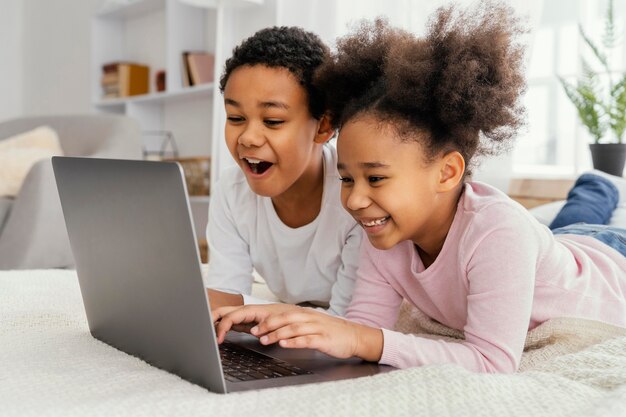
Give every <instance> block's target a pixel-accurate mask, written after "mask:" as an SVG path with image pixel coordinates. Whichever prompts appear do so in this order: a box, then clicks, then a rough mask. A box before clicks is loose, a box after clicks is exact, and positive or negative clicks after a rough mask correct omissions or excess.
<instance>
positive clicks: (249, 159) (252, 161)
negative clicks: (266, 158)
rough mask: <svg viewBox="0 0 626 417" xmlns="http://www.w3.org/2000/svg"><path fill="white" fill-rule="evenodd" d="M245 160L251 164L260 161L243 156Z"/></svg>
mask: <svg viewBox="0 0 626 417" xmlns="http://www.w3.org/2000/svg"><path fill="white" fill-rule="evenodd" d="M245 160H246V161H248V162H249V163H251V164H258V163H259V162H261V160H260V159H252V158H245Z"/></svg>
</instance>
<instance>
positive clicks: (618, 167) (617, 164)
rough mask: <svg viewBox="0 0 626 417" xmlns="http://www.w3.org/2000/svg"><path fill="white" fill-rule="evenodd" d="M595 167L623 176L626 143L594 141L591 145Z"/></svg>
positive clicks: (625, 160)
mask: <svg viewBox="0 0 626 417" xmlns="http://www.w3.org/2000/svg"><path fill="white" fill-rule="evenodd" d="M589 149H590V150H591V160H592V161H593V167H594V168H595V169H597V170H599V171H603V172H606V173H607V174H611V175H615V176H618V177H621V176H622V175H623V174H624V162H626V143H593V144H590V145H589Z"/></svg>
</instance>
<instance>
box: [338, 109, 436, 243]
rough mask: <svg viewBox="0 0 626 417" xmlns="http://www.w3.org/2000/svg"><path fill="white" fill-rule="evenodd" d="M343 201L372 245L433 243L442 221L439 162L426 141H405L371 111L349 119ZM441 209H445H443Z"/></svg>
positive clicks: (342, 157)
mask: <svg viewBox="0 0 626 417" xmlns="http://www.w3.org/2000/svg"><path fill="white" fill-rule="evenodd" d="M337 154H338V164H337V168H338V170H339V175H340V176H341V181H342V186H341V203H342V204H343V206H344V208H345V209H346V210H347V211H348V213H350V214H351V215H352V216H353V217H354V218H355V220H356V221H357V223H359V224H360V225H361V227H363V229H364V230H365V232H366V233H367V237H368V239H369V240H370V242H371V243H372V245H373V246H374V247H375V248H377V249H383V250H385V249H390V248H392V247H393V246H395V245H396V244H398V243H399V242H402V241H405V240H412V241H413V242H415V243H416V244H418V245H420V244H425V243H428V241H429V240H430V238H431V236H438V233H433V228H436V227H438V226H439V223H438V221H437V217H438V216H439V215H440V214H439V213H438V204H437V201H438V187H437V185H438V182H439V167H438V164H437V163H426V162H425V157H424V154H423V151H422V146H421V145H420V144H419V143H418V142H415V141H400V139H398V138H397V137H396V135H395V133H394V132H393V131H392V130H391V129H389V128H385V127H384V126H381V124H380V123H379V122H378V121H377V120H375V119H373V118H372V117H369V116H362V117H357V118H356V119H353V120H350V121H349V122H348V123H346V124H345V125H344V126H343V127H342V128H341V131H340V132H339V138H338V140H337ZM439 211H440V210H439Z"/></svg>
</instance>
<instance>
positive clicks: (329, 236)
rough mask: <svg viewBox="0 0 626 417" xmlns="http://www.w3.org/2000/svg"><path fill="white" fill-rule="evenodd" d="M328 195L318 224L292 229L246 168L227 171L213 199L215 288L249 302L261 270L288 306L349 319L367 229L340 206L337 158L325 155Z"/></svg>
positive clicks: (210, 236) (328, 151)
mask: <svg viewBox="0 0 626 417" xmlns="http://www.w3.org/2000/svg"><path fill="white" fill-rule="evenodd" d="M323 158H324V190H323V193H322V205H321V209H320V213H319V214H318V216H317V218H316V219H315V220H313V221H312V222H311V223H309V224H307V225H305V226H302V227H298V228H295V229H294V228H291V227H289V226H287V225H285V224H284V223H283V222H282V221H281V220H280V218H279V217H278V215H277V214H276V210H275V209H274V205H273V203H272V200H271V198H269V197H263V196H260V195H258V194H255V193H254V192H253V191H252V190H251V189H250V187H249V186H248V183H247V182H246V178H245V175H244V173H243V172H242V171H241V169H240V168H239V167H232V168H230V169H228V170H227V171H225V172H224V173H223V174H222V176H221V177H220V180H219V181H218V183H217V185H216V187H215V190H213V192H212V196H211V204H210V208H209V224H208V227H207V241H208V245H209V270H208V276H207V277H206V279H205V284H206V286H207V287H210V288H213V289H216V290H220V291H224V292H229V293H237V294H243V295H244V303H245V304H251V303H254V302H258V300H256V299H253V298H252V297H250V296H249V294H250V292H251V289H252V283H253V275H252V271H253V269H256V271H257V272H258V273H259V274H260V275H261V276H262V277H263V278H264V279H265V281H266V283H267V286H268V288H269V289H270V290H271V291H272V292H273V293H274V294H275V295H276V296H277V297H278V298H279V299H280V300H281V301H283V302H286V303H290V304H298V303H302V302H310V303H312V304H315V305H318V306H323V307H328V312H329V313H331V314H335V315H343V314H344V312H345V310H346V308H347V306H348V304H349V303H350V300H351V298H352V290H353V287H354V280H355V277H356V269H357V263H358V258H359V246H360V244H361V234H362V232H361V228H360V226H358V225H357V224H356V222H355V221H354V219H353V218H352V217H351V216H350V215H349V214H348V213H347V212H346V211H345V210H344V209H343V207H342V206H341V201H340V186H341V183H340V181H339V174H338V172H337V168H336V166H337V152H336V150H335V148H334V147H333V146H331V145H326V146H324V148H323Z"/></svg>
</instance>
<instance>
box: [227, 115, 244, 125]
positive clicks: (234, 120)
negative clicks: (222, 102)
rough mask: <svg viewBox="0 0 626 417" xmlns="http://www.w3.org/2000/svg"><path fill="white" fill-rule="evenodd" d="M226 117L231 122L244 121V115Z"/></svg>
mask: <svg viewBox="0 0 626 417" xmlns="http://www.w3.org/2000/svg"><path fill="white" fill-rule="evenodd" d="M226 119H227V120H228V121H229V122H231V123H240V122H243V117H240V116H228V117H227V118H226Z"/></svg>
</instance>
